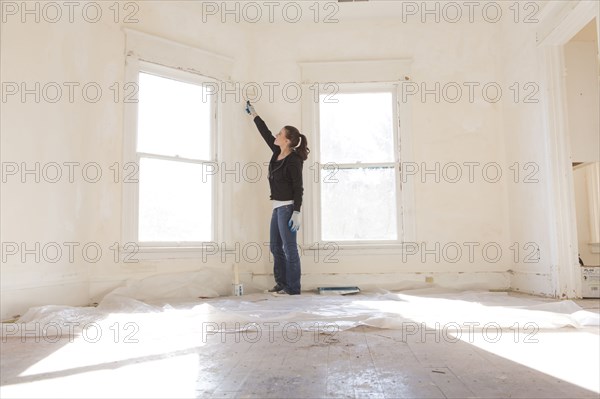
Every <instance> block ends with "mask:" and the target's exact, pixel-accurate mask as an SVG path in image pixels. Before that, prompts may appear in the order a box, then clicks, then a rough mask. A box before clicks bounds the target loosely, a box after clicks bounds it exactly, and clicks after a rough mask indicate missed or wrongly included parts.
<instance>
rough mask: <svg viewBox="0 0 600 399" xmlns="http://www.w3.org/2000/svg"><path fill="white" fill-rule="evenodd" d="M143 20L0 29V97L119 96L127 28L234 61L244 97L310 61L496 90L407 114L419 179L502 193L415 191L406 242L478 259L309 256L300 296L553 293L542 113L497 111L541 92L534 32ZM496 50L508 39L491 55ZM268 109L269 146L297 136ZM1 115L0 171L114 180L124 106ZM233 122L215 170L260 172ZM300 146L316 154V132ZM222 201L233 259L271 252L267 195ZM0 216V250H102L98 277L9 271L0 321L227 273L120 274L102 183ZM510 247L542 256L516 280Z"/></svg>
mask: <svg viewBox="0 0 600 399" xmlns="http://www.w3.org/2000/svg"><path fill="white" fill-rule="evenodd" d="M139 4H140V9H139V12H138V13H137V15H136V17H137V18H138V20H139V22H138V23H136V24H133V25H131V24H123V23H117V24H115V23H113V22H111V20H110V18H109V19H107V20H103V21H102V22H101V23H98V24H89V23H85V22H80V23H77V24H70V23H59V24H49V23H43V22H42V23H35V22H29V23H21V22H20V20H16V21H15V20H12V22H11V20H9V21H8V22H7V23H5V24H2V27H1V29H2V30H1V36H2V38H1V40H2V48H1V51H2V54H1V55H2V57H1V68H2V81H3V82H6V81H15V82H21V81H25V82H35V81H41V82H49V81H58V82H62V81H67V82H70V81H76V82H90V81H95V82H99V84H100V85H101V86H102V87H103V88H105V91H108V89H107V88H108V87H109V86H110V85H111V84H113V83H114V82H119V83H124V82H123V80H124V60H125V55H124V51H125V49H124V34H123V32H122V30H121V27H122V26H127V27H129V28H133V29H137V30H140V31H144V32H148V33H152V34H156V35H159V36H163V37H165V38H167V39H171V40H175V41H178V42H181V43H184V44H188V45H192V46H197V47H199V48H202V49H205V50H208V51H212V52H215V53H219V54H222V55H226V56H229V57H231V58H233V59H234V61H235V70H234V73H233V77H232V78H233V79H234V80H239V81H248V80H253V81H257V82H280V83H285V82H299V80H300V76H299V67H298V62H304V61H336V60H377V59H388V58H391V59H398V58H412V60H413V64H412V74H411V76H410V78H411V80H412V81H414V82H419V83H420V82H426V83H427V84H428V85H433V84H435V82H440V83H441V84H442V85H443V84H445V83H448V82H457V83H459V84H462V83H464V82H480V83H482V84H485V83H488V82H498V83H500V84H501V85H502V88H503V93H504V96H503V99H502V100H501V101H500V102H498V103H489V102H486V101H484V100H482V97H481V93H480V92H476V93H477V94H478V95H477V96H476V101H475V103H473V104H471V103H469V102H468V101H464V100H463V101H461V102H459V103H457V104H452V103H449V102H446V101H441V102H440V103H439V104H436V103H434V102H432V101H431V100H429V101H426V102H421V101H419V100H418V99H417V101H413V104H412V114H411V120H412V125H411V126H410V129H411V135H412V159H411V161H415V162H419V163H420V162H427V163H428V165H431V164H432V163H435V162H440V163H442V164H443V163H444V162H458V163H463V162H480V164H482V165H483V164H485V163H488V162H496V163H498V164H499V165H500V166H501V167H502V172H503V178H502V179H501V180H500V181H499V182H497V183H488V182H486V181H484V180H483V179H482V177H481V174H478V175H476V182H475V183H469V182H468V181H466V180H463V181H462V183H454V184H453V183H447V182H443V181H442V182H440V183H435V182H433V181H432V180H431V179H429V180H428V182H427V183H421V182H420V181H419V180H416V181H414V184H415V209H414V211H415V217H416V220H415V222H416V226H417V231H416V234H417V237H416V240H417V241H419V242H425V243H427V245H428V248H432V247H433V246H434V245H435V243H436V242H439V243H440V244H441V245H442V246H443V245H445V244H448V243H458V244H459V245H462V244H463V243H465V242H475V243H478V244H479V247H478V249H477V250H476V252H475V259H474V261H471V260H470V259H469V257H468V256H467V254H466V253H463V256H462V257H461V259H460V261H458V262H456V263H452V262H448V261H444V259H443V258H442V261H441V262H439V263H436V262H434V261H432V260H431V259H432V258H431V256H430V257H429V258H427V259H426V261H425V262H423V261H422V260H421V257H420V256H412V257H409V258H408V260H407V261H406V262H403V261H402V257H401V256H400V255H399V254H389V253H387V252H384V251H381V252H373V251H370V252H365V253H359V254H355V255H348V254H342V253H338V254H337V255H336V257H337V258H338V259H339V263H323V259H322V257H321V259H320V262H315V261H314V259H312V257H311V255H305V256H303V257H302V267H303V273H305V275H304V276H303V287H304V288H305V289H311V288H314V287H316V286H317V285H322V284H347V283H353V284H357V285H359V286H361V287H364V286H367V285H381V286H387V287H401V286H402V285H403V284H407V283H408V282H409V281H421V282H422V281H424V277H425V275H433V276H434V278H435V282H439V283H441V284H444V285H450V286H455V287H459V286H465V285H468V284H472V285H474V286H477V287H481V288H495V289H506V288H508V287H509V286H510V284H511V282H510V280H509V276H511V272H510V271H512V273H514V274H513V277H512V278H513V280H512V284H513V285H514V287H515V288H517V289H524V290H527V291H530V292H537V293H546V294H547V293H548V290H547V288H548V286H549V285H547V284H546V280H547V278H548V275H549V272H550V270H551V268H552V264H551V261H550V260H549V259H548V257H547V255H546V254H547V246H548V242H549V241H548V240H549V238H548V232H547V231H548V228H547V227H548V226H547V220H548V219H547V214H546V212H547V208H546V206H547V205H546V202H545V201H546V200H545V197H546V196H545V190H546V189H545V180H544V178H545V177H546V168H545V165H544V159H545V157H544V138H543V131H542V119H541V109H540V105H539V104H522V103H519V104H513V103H511V102H510V101H507V98H509V97H510V95H511V94H512V93H511V91H510V90H509V89H508V86H510V84H512V82H515V81H518V82H521V83H524V82H527V81H532V82H536V81H537V80H538V69H537V68H538V66H537V64H536V59H535V56H534V51H535V33H534V31H533V29H532V28H531V27H528V26H520V27H518V28H517V29H513V27H511V26H503V25H502V24H492V23H485V22H481V21H480V22H478V23H459V24H450V23H447V22H446V23H444V22H442V23H427V24H423V23H420V21H417V20H413V21H411V22H408V23H403V22H402V21H401V20H400V19H399V18H397V16H395V15H392V14H390V15H389V16H388V17H384V18H377V19H375V18H361V17H360V15H352V16H348V18H346V19H344V15H345V14H343V13H341V14H340V15H339V18H340V22H339V23H335V24H314V23H310V22H304V23H299V24H290V23H287V22H285V21H279V22H278V23H275V24H270V23H261V24H245V23H241V24H238V23H227V24H221V23H220V22H219V21H215V19H210V20H209V21H208V22H202V20H201V18H200V17H199V15H200V12H201V10H200V5H199V4H198V3H191V2H180V3H179V2H170V3H167V2H140V3H139ZM107 6H108V5H107ZM362 6H364V5H361V7H362ZM381 6H382V5H377V7H381ZM105 11H106V13H107V14H108V15H111V14H110V11H109V10H105ZM358 14H360V13H358ZM499 37H502V38H503V39H502V40H501V41H499V40H498V38H499ZM507 59H511V60H512V61H511V62H506V60H507ZM374 73H376V71H374ZM276 100H277V101H275V102H274V103H272V104H269V103H268V102H267V101H261V102H259V103H258V104H256V107H257V111H258V112H259V113H260V114H261V115H262V116H263V118H264V119H265V120H266V121H267V123H268V124H269V126H270V127H271V128H272V130H276V129H279V128H280V127H281V126H282V125H284V124H296V125H299V126H300V125H301V123H300V121H301V109H300V103H297V104H292V103H286V102H285V101H282V100H281V98H276ZM1 105H2V115H3V117H2V121H1V123H2V126H1V127H2V138H1V144H2V153H1V155H2V162H18V163H19V162H28V163H30V162H49V161H55V162H59V163H62V162H67V161H79V162H81V163H85V162H97V163H99V164H100V165H101V166H102V167H103V170H104V171H105V172H107V173H108V172H109V169H108V166H110V165H112V164H113V163H114V162H119V161H120V160H121V156H122V151H121V150H122V148H121V147H122V139H123V104H121V103H115V102H114V101H113V100H112V99H110V98H109V97H108V96H106V97H103V99H102V100H101V101H100V102H98V103H97V104H88V103H85V102H84V101H81V100H79V101H76V102H75V103H74V104H70V103H68V102H65V101H62V102H59V103H57V104H49V103H44V102H41V103H40V104H36V103H32V102H31V101H27V102H26V103H25V104H22V103H20V102H19V101H15V100H12V99H11V100H9V101H7V102H6V103H4V102H3V103H2V104H1ZM240 108H242V106H241V104H236V103H235V101H233V100H229V101H228V102H227V103H226V104H225V105H224V112H225V113H226V114H228V115H229V118H228V119H229V121H228V124H229V125H228V129H226V130H225V131H223V137H221V139H223V141H224V142H225V143H227V145H225V146H224V152H223V154H222V159H223V161H225V162H235V161H239V162H265V161H267V160H268V159H269V152H268V150H267V149H266V147H265V146H264V143H263V142H262V139H260V136H259V135H258V132H256V129H255V127H254V125H253V123H252V122H251V121H250V120H249V119H247V118H246V116H245V115H244V114H243V112H241V110H240ZM304 133H306V134H307V135H308V137H309V140H311V132H309V131H304ZM311 161H312V160H310V159H309V161H308V162H307V163H306V164H305V168H306V166H308V165H309V164H310V162H311ZM514 162H520V163H521V164H523V163H525V162H536V163H537V164H539V165H540V171H539V173H538V175H537V176H539V178H540V183H537V184H513V183H512V182H511V180H510V179H511V178H512V175H510V173H511V171H510V170H509V169H508V166H510V165H512V164H513V163H514ZM478 171H479V172H480V171H481V170H480V169H478ZM305 172H306V173H308V171H306V170H305ZM522 172H523V171H522ZM225 190H226V192H228V193H230V195H231V198H232V201H231V207H230V208H229V209H225V210H224V212H225V215H226V216H227V218H226V223H225V226H226V227H227V235H226V239H227V242H228V244H230V245H232V246H233V245H234V243H235V242H239V243H241V245H244V244H246V243H249V242H259V243H262V242H267V241H268V223H269V220H270V215H271V209H270V204H269V201H268V184H267V182H266V180H265V179H263V180H261V181H260V182H258V183H255V184H252V183H246V182H240V183H235V184H233V183H228V184H227V187H226V189H225ZM1 206H2V208H1V212H2V227H1V228H2V230H1V233H2V241H3V242H17V243H19V242H27V243H34V242H36V241H39V242H41V243H42V244H44V243H47V242H58V243H62V242H65V241H73V242H80V243H82V244H84V243H87V242H97V243H99V245H100V246H101V248H102V249H103V250H104V253H103V256H102V258H101V261H99V262H97V263H89V262H86V261H85V259H82V258H81V256H76V259H75V261H73V262H70V261H68V260H65V259H64V258H63V259H62V260H61V261H60V262H57V263H48V262H45V263H39V264H38V263H36V262H34V261H33V260H32V259H31V258H27V259H26V262H21V260H20V259H19V257H18V256H13V257H9V258H8V261H7V262H3V264H2V270H1V272H2V317H7V316H11V315H13V314H16V313H22V312H24V311H25V310H26V309H27V307H29V306H34V305H41V304H49V303H52V304H72V305H83V304H86V303H88V302H89V301H91V300H96V299H98V298H99V297H101V295H103V294H104V293H106V292H107V291H108V290H110V289H111V288H113V287H115V286H117V285H119V284H122V283H123V282H124V281H125V280H126V279H128V278H141V277H144V276H147V275H152V274H156V273H166V272H170V271H179V270H194V269H198V268H201V267H218V268H221V269H225V268H229V265H230V261H227V262H225V263H221V262H220V260H218V259H212V260H211V261H210V263H209V264H203V263H202V262H201V260H200V259H187V260H185V259H183V260H172V259H171V260H152V261H143V262H140V263H139V264H136V265H133V266H132V265H128V264H123V263H121V262H117V263H115V262H114V261H113V259H112V252H111V251H110V249H109V247H110V246H111V245H112V243H114V242H120V240H121V236H120V234H121V188H120V185H119V184H115V183H114V182H111V181H110V179H106V180H104V179H103V180H101V181H100V182H99V183H87V182H85V181H82V179H81V178H78V179H76V182H75V183H62V184H51V183H39V184H36V183H31V182H29V183H27V184H21V183H20V182H19V181H18V178H17V179H15V178H14V177H11V178H10V179H9V182H8V183H6V184H3V186H2V205H1ZM305 228H306V226H305ZM514 242H517V243H518V245H520V246H522V245H524V244H525V243H527V242H536V243H537V244H539V245H540V248H541V259H540V261H539V262H538V263H535V264H523V263H522V262H520V260H521V259H522V258H523V256H524V253H523V252H524V251H523V250H521V252H520V255H519V262H517V263H516V264H515V262H514V260H513V255H514V253H513V251H511V249H510V246H511V245H512V243H514ZM486 243H497V244H498V245H499V246H500V248H501V249H502V251H503V254H502V257H501V259H500V261H498V262H495V263H494V262H489V261H486V260H485V259H484V258H483V257H482V254H481V250H480V248H481V246H482V245H484V244H486ZM301 244H303V243H301ZM263 249H264V252H263V256H262V258H261V259H260V261H259V262H257V263H253V264H250V263H246V264H243V265H242V271H243V272H247V273H246V274H243V276H242V277H243V279H244V280H245V282H247V283H251V282H253V283H255V284H256V285H258V286H263V287H266V286H268V285H270V284H272V281H271V279H272V277H270V276H269V275H268V273H269V272H270V270H271V267H272V266H271V264H270V262H269V258H268V254H267V249H266V247H264V246H263ZM77 254H78V253H77V252H76V255H77ZM419 255H420V254H419ZM250 273H251V274H250ZM515 275H516V276H517V277H515ZM531 275H537V276H538V277H536V278H537V280H534V279H529V278H530V277H531ZM519 276H520V277H519ZM251 279H252V281H251Z"/></svg>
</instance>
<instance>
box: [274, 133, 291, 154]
mask: <svg viewBox="0 0 600 399" xmlns="http://www.w3.org/2000/svg"><path fill="white" fill-rule="evenodd" d="M275 145H276V146H279V147H280V148H281V149H282V150H283V149H284V148H285V147H287V146H289V145H290V141H289V140H288V139H287V137H285V129H284V128H282V129H281V130H280V131H279V133H277V134H276V135H275Z"/></svg>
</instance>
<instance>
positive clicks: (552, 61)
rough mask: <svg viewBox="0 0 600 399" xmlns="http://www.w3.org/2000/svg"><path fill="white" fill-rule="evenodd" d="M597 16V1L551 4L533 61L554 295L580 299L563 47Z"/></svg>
mask: <svg viewBox="0 0 600 399" xmlns="http://www.w3.org/2000/svg"><path fill="white" fill-rule="evenodd" d="M597 15H598V3H597V2H596V1H569V2H551V3H550V4H547V5H546V6H545V7H544V9H543V12H542V13H541V15H540V21H541V25H540V29H539V30H538V32H537V36H538V43H539V45H538V47H539V53H538V59H539V62H540V65H542V68H543V74H544V79H543V85H544V86H545V87H544V94H545V95H544V102H545V107H544V108H545V109H544V111H545V115H544V116H545V118H544V119H545V128H546V130H547V133H548V134H547V137H548V142H547V145H548V147H547V151H548V157H547V161H548V163H547V167H548V170H550V171H551V175H550V178H551V179H550V184H549V185H548V190H549V193H548V194H549V198H550V201H549V202H550V213H549V216H550V218H551V220H552V223H551V227H552V231H551V240H552V241H551V243H552V245H551V252H552V254H551V257H550V259H551V261H552V263H553V264H552V266H551V267H552V270H551V274H552V285H553V291H554V292H553V295H554V296H555V297H559V298H573V297H581V289H582V287H581V270H580V268H579V267H578V265H579V262H578V256H577V252H578V251H577V247H578V245H577V226H576V219H575V198H574V184H573V174H572V163H571V151H570V143H569V139H568V126H569V125H568V113H567V99H566V89H565V66H564V53H563V47H562V46H564V45H565V44H566V43H567V42H568V41H569V40H570V39H571V38H572V37H573V36H574V35H575V34H576V33H577V32H578V31H579V30H581V29H582V28H583V27H584V26H585V25H587V24H588V23H589V21H590V20H592V18H594V17H595V16H596V17H597Z"/></svg>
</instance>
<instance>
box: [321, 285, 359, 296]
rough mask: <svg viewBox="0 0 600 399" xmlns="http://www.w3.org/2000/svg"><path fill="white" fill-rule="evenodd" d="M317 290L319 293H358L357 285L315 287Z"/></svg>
mask: <svg viewBox="0 0 600 399" xmlns="http://www.w3.org/2000/svg"><path fill="white" fill-rule="evenodd" d="M317 292H318V293H319V294H320V295H351V294H358V293H359V292H360V288H358V287H317Z"/></svg>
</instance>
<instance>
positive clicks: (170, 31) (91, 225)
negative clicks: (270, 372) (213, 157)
mask: <svg viewBox="0 0 600 399" xmlns="http://www.w3.org/2000/svg"><path fill="white" fill-rule="evenodd" d="M15 4H16V3H15ZM36 4H38V7H39V6H40V4H42V3H36ZM96 4H102V6H103V15H104V16H105V17H103V18H101V20H100V21H99V22H98V23H88V22H86V21H85V20H84V19H83V18H82V17H81V14H80V13H77V12H76V13H75V14H74V16H75V18H74V21H75V22H74V23H71V22H69V20H68V13H66V14H64V15H63V19H62V20H61V21H59V22H58V23H50V22H47V20H44V18H43V17H42V18H40V21H39V22H36V21H35V15H29V16H27V17H26V20H25V21H26V22H25V23H23V22H22V21H21V15H20V13H19V14H17V15H15V16H11V15H7V16H6V17H7V20H6V22H5V23H2V24H0V28H1V32H0V37H1V39H0V40H1V57H0V62H1V64H0V68H1V70H2V82H3V83H6V82H17V83H18V84H20V83H21V82H26V84H27V85H28V86H27V87H34V84H35V82H40V84H41V86H42V87H43V86H44V85H45V84H48V83H51V82H57V83H58V84H59V85H60V86H62V87H63V88H65V87H67V86H64V82H77V83H79V84H80V85H81V86H83V85H84V84H86V83H90V82H92V83H97V84H98V85H99V86H100V87H101V89H102V90H103V95H102V97H101V98H100V100H99V101H98V102H97V103H90V102H89V101H86V100H85V99H84V98H83V97H82V96H81V91H75V96H74V99H75V100H74V102H72V103H71V102H69V99H68V96H67V95H66V94H67V93H68V92H67V91H66V89H65V95H64V96H63V98H62V99H61V100H59V101H58V102H56V103H50V102H48V101H45V100H44V97H42V98H41V101H40V102H39V103H36V102H35V99H34V97H33V96H31V95H30V96H28V97H26V99H25V102H22V101H21V98H20V96H19V95H17V96H10V97H8V98H7V100H6V101H3V102H2V103H1V106H2V118H1V131H2V135H1V158H2V162H3V165H4V166H6V165H8V164H9V163H10V164H11V165H12V163H17V166H18V167H19V168H21V163H22V162H23V163H25V164H26V165H27V167H28V168H32V167H34V165H35V163H36V162H39V163H40V167H41V170H42V171H43V167H44V166H45V165H47V164H48V163H49V162H56V163H58V164H59V165H61V166H62V168H61V171H62V172H63V177H62V179H61V180H60V182H58V183H49V182H47V181H45V179H44V176H43V175H42V176H41V181H40V182H39V183H36V182H35V176H32V175H26V176H25V177H24V179H25V183H22V182H21V180H22V178H21V173H18V174H17V175H15V176H6V183H4V182H3V183H2V190H1V192H2V194H1V195H2V201H1V214H2V223H1V236H2V242H3V245H5V247H3V255H6V256H5V257H4V259H3V262H2V268H1V273H2V278H1V284H2V286H1V296H2V298H1V303H2V315H1V316H2V318H5V317H9V316H12V315H15V314H22V313H23V312H24V311H25V310H27V308H28V307H30V306H36V305H43V304H70V305H85V304H87V303H89V302H90V301H91V300H93V299H96V298H97V296H98V295H102V294H104V293H106V291H107V290H109V289H111V288H113V287H115V286H117V285H120V284H122V283H123V282H124V281H125V279H127V278H140V277H141V276H145V275H148V274H152V273H158V272H165V271H176V270H189V269H193V268H196V267H198V262H197V261H190V260H188V261H169V262H146V263H142V264H136V265H135V266H132V265H131V264H124V263H122V262H120V261H117V262H115V261H114V259H113V255H114V252H113V251H112V250H111V246H112V245H113V244H114V243H122V242H121V186H120V184H117V183H115V182H114V178H113V171H112V170H111V169H110V167H111V165H113V164H115V162H118V163H119V165H122V142H123V109H124V106H123V102H122V100H121V101H118V102H115V100H114V99H113V98H112V94H113V92H112V91H111V89H110V87H111V86H112V85H113V84H115V82H116V83H118V85H119V87H120V88H123V86H124V83H125V82H124V71H125V34H124V32H123V31H122V29H121V28H122V27H127V28H131V29H137V30H140V31H144V32H148V33H153V34H156V35H160V36H163V37H165V38H170V39H176V40H177V41H179V42H181V43H184V44H188V45H193V46H197V47H200V48H203V49H205V50H208V51H215V52H217V53H220V54H223V55H226V56H230V57H232V58H234V59H235V60H236V68H235V70H234V71H233V78H234V79H236V80H244V79H246V77H245V76H244V74H245V73H246V70H245V68H244V65H246V64H247V60H246V57H247V51H246V48H247V40H248V38H247V37H246V36H245V35H243V34H241V33H240V30H239V29H238V28H237V27H236V26H235V25H232V26H222V25H221V24H220V23H214V24H213V23H205V24H202V23H198V18H197V8H195V7H194V6H193V5H192V3H189V2H180V3H175V2H172V3H168V2H140V3H139V5H140V7H139V10H137V12H136V13H135V14H134V15H133V17H134V18H136V19H137V20H138V21H139V22H137V23H127V24H125V23H123V22H122V21H123V19H122V18H123V17H124V16H125V15H127V14H128V13H129V12H131V11H132V10H131V9H128V10H121V15H120V17H119V18H120V21H121V22H119V23H114V21H113V15H114V14H113V13H112V12H113V11H112V10H111V9H109V8H108V7H109V6H111V4H109V3H102V2H99V3H96ZM31 7H33V6H31ZM30 9H32V8H30ZM79 11H81V10H80V9H79ZM125 11H127V12H125ZM40 12H42V10H41V9H40ZM63 12H67V10H66V9H65V10H63ZM49 15H50V14H49ZM90 15H93V14H90ZM81 86H80V87H81ZM50 96H53V94H52V93H51V94H50ZM241 120H242V119H241V118H237V119H236V118H235V117H232V118H231V123H230V125H229V128H228V130H227V131H226V132H227V133H228V134H230V135H231V136H237V137H240V134H239V126H238V125H236V124H239V123H240V122H241ZM228 140H229V143H231V144H230V145H229V146H228V147H227V148H226V150H225V151H224V154H223V156H224V157H227V156H231V154H232V152H236V153H237V152H242V149H243V147H244V142H243V141H241V140H232V139H228ZM65 162H79V165H81V166H83V165H85V164H87V163H96V164H98V165H99V167H100V169H101V171H102V172H103V175H102V178H101V179H100V180H99V181H98V182H96V183H89V182H87V181H85V180H84V178H83V177H82V169H81V166H79V167H78V168H76V169H75V174H74V179H73V182H72V183H71V182H69V180H68V177H67V176H66V175H65V172H66V171H68V169H67V167H66V166H64V163H65ZM48 171H49V169H48ZM42 173H43V172H42ZM86 177H87V175H86ZM51 178H52V177H51V176H50V179H51ZM225 212H227V213H228V214H229V210H227V209H226V210H225ZM12 242H14V243H17V245H18V247H19V249H21V248H23V247H22V246H21V243H25V248H27V249H32V248H35V243H40V248H41V249H43V248H44V246H46V248H47V249H51V246H52V247H56V246H58V247H60V248H61V249H62V250H63V254H62V256H60V257H58V259H57V261H56V262H54V263H53V262H51V261H52V260H53V259H56V256H55V255H54V253H52V252H48V253H46V254H44V253H42V254H41V257H40V258H41V259H40V261H39V262H37V261H36V259H35V258H34V256H33V255H27V256H26V257H25V259H24V261H23V260H22V258H21V256H20V255H21V254H22V252H23V251H19V253H17V254H16V255H9V254H5V249H10V248H9V247H6V245H8V244H9V243H12ZM65 242H67V243H69V242H73V243H76V244H72V245H77V246H75V251H74V256H73V258H72V259H71V258H70V256H69V254H68V248H69V247H68V246H65V244H64V243H65ZM53 243H56V244H53ZM86 244H93V245H94V246H98V247H99V248H100V249H101V250H102V254H101V256H98V257H97V256H96V255H95V254H94V253H93V251H90V256H91V257H93V258H94V259H98V260H97V262H95V263H93V262H90V261H87V260H86V259H85V258H84V257H83V255H82V253H81V248H82V247H83V246H84V245H86ZM66 245H71V244H66ZM39 252H41V251H38V253H39ZM51 258H52V259H51ZM48 260H50V261H48Z"/></svg>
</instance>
